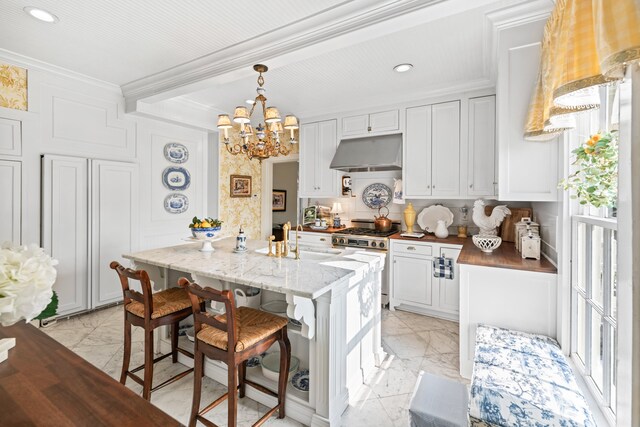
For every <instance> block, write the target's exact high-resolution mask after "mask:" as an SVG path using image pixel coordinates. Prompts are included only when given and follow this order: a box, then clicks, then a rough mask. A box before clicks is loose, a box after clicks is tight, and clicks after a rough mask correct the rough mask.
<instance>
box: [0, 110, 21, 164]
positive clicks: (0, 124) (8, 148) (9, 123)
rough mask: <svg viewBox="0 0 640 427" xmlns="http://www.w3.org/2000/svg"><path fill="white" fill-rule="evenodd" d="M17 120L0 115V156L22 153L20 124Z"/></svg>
mask: <svg viewBox="0 0 640 427" xmlns="http://www.w3.org/2000/svg"><path fill="white" fill-rule="evenodd" d="M21 125H22V124H21V122H20V121H19V120H11V119H4V118H2V117H0V156H1V155H5V156H19V155H20V154H21V153H22V126H21Z"/></svg>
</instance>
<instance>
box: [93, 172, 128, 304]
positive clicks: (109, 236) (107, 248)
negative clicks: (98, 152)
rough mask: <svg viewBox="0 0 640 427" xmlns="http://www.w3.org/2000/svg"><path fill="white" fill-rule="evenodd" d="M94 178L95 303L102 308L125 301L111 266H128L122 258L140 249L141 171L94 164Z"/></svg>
mask: <svg viewBox="0 0 640 427" xmlns="http://www.w3.org/2000/svg"><path fill="white" fill-rule="evenodd" d="M91 175H92V179H91V287H92V292H91V302H92V306H93V307H98V306H101V305H104V304H108V303H111V302H115V301H119V300H120V299H122V287H121V285H120V281H119V280H118V278H117V277H116V275H115V274H114V272H113V270H111V268H109V263H110V262H111V261H118V262H120V263H124V260H123V259H122V254H123V253H130V252H133V251H134V250H135V248H136V247H137V237H136V236H137V233H138V186H137V183H138V167H137V165H135V164H130V163H122V162H112V161H108V160H93V161H91Z"/></svg>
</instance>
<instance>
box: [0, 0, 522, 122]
mask: <svg viewBox="0 0 640 427" xmlns="http://www.w3.org/2000/svg"><path fill="white" fill-rule="evenodd" d="M527 1H529V0H428V1H427V0H323V1H321V2H320V1H311V0H307V1H299V0H298V1H294V0H270V1H269V2H265V1H264V0H262V1H257V0H243V1H231V0H217V1H208V0H184V1H175V0H135V1H131V0H110V1H108V2H104V1H102V2H101V1H81V0H2V1H0V16H1V17H2V25H0V49H5V50H8V51H11V52H15V53H18V54H21V55H25V56H28V57H31V58H35V59H37V60H40V61H44V62H47V63H50V64H53V65H56V66H59V67H63V68H66V69H69V70H72V71H75V72H78V73H82V74H85V75H87V76H90V77H93V78H97V79H100V80H103V81H106V82H110V83H115V84H117V85H120V86H121V87H122V89H123V92H124V93H125V95H126V96H127V101H129V99H132V100H133V101H135V97H134V96H132V95H130V94H131V93H134V92H135V91H136V90H137V89H138V87H141V88H142V89H141V91H142V92H141V93H145V91H146V93H153V94H154V96H152V97H148V98H147V100H146V102H150V103H153V102H158V101H164V100H168V99H171V98H177V99H179V100H180V101H181V102H185V101H186V102H187V103H191V105H200V107H202V106H205V107H206V108H208V109H212V110H217V111H226V112H229V113H231V112H232V111H233V108H234V107H235V106H236V105H243V104H244V102H245V100H246V99H250V98H253V97H255V88H256V86H257V84H256V78H257V75H256V74H255V73H254V72H253V71H252V70H251V64H253V63H255V62H263V63H265V64H266V65H268V66H269V68H270V69H269V71H268V72H267V73H266V75H265V82H266V83H265V87H266V89H267V93H266V96H267V98H268V99H269V101H268V103H269V105H275V106H277V107H278V108H279V109H280V111H281V113H282V114H289V113H292V114H296V115H298V116H299V117H302V118H308V117H311V116H314V115H321V114H327V113H331V112H335V111H348V110H352V109H354V110H355V109H365V108H368V107H370V106H375V105H382V104H392V103H396V102H403V101H410V100H417V99H421V98H422V99H423V98H427V97H429V96H430V95H433V94H434V93H437V92H439V93H443V92H446V91H450V92H451V91H463V90H465V89H468V88H470V87H478V86H481V85H483V84H484V85H485V86H486V85H489V84H490V82H491V80H490V77H491V76H490V71H491V65H492V64H491V62H492V56H491V52H490V47H491V40H490V37H491V25H488V23H487V18H486V15H487V14H488V13H489V12H491V11H494V10H497V9H501V8H504V7H508V6H512V5H516V4H524V3H526V2H527ZM267 5H268V7H266V6H267ZM25 6H36V7H40V8H43V9H46V10H48V11H50V12H52V13H54V14H56V15H57V16H58V17H59V18H60V21H59V22H58V23H56V24H45V23H42V22H39V21H37V20H35V19H33V18H31V17H30V16H28V15H27V14H26V13H24V12H23V10H22V9H23V7H25ZM396 12H397V13H396ZM303 42H304V43H303ZM296 43H298V44H297V45H296ZM278 49H279V50H278ZM267 52H269V53H268V54H267ZM274 52H276V53H274ZM403 62H409V63H412V64H413V65H414V68H413V70H411V71H409V72H407V73H403V74H399V73H396V72H394V71H393V67H394V66H395V65H397V64H399V63H403ZM216 67H217V68H216ZM200 71H202V72H203V73H202V74H197V72H200ZM158 82H159V83H158ZM156 83H158V84H160V86H155V84H156ZM161 85H164V86H161ZM154 97H155V98H154ZM137 99H143V100H144V99H145V96H144V94H143V95H140V96H139V97H137ZM134 104H135V103H133V104H132V105H134ZM159 105H160V104H159Z"/></svg>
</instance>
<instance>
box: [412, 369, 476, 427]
mask: <svg viewBox="0 0 640 427" xmlns="http://www.w3.org/2000/svg"><path fill="white" fill-rule="evenodd" d="M468 400H469V393H468V391H467V387H466V386H465V385H464V384H462V383H459V382H456V381H452V380H449V379H446V378H442V377H438V376H436V375H431V374H426V373H424V372H420V375H419V376H418V382H417V384H416V388H415V391H414V392H413V397H412V398H411V404H410V406H409V416H410V419H411V427H466V426H467V424H468V421H467V405H468Z"/></svg>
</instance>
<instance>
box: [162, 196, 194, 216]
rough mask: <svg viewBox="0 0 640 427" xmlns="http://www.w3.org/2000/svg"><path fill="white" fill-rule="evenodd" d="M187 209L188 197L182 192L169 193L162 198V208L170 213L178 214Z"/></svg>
mask: <svg viewBox="0 0 640 427" xmlns="http://www.w3.org/2000/svg"><path fill="white" fill-rule="evenodd" d="M187 209H189V199H188V198H187V196H185V195H184V194H179V193H171V194H169V195H168V196H167V197H165V198H164V210H165V211H167V212H169V213H172V214H180V213H183V212H186V210H187Z"/></svg>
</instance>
